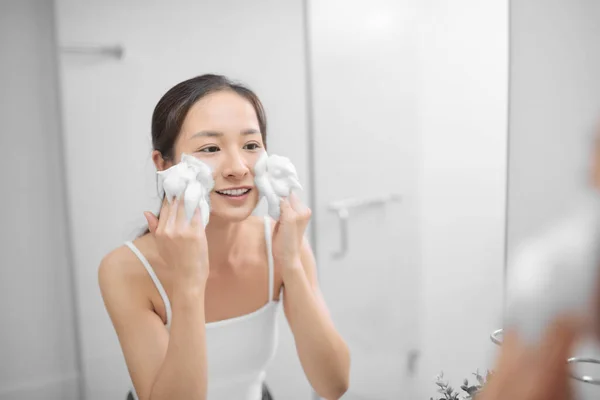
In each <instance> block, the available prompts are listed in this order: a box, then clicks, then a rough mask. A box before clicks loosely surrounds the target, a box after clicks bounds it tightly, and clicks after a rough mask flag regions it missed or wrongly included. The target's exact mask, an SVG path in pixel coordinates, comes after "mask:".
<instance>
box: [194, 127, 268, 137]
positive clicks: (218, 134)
mask: <svg viewBox="0 0 600 400" xmlns="http://www.w3.org/2000/svg"><path fill="white" fill-rule="evenodd" d="M257 133H260V131H259V130H258V129H254V128H250V129H244V130H243V131H241V132H240V135H242V136H246V135H254V134H257ZM199 136H201V137H221V136H223V132H217V131H200V132H197V133H194V134H193V135H192V138H195V137H199Z"/></svg>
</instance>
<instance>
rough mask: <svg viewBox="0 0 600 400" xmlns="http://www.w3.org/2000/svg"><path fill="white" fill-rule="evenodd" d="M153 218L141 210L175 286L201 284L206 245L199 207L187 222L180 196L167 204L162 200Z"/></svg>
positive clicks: (206, 272)
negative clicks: (157, 213) (171, 274)
mask: <svg viewBox="0 0 600 400" xmlns="http://www.w3.org/2000/svg"><path fill="white" fill-rule="evenodd" d="M159 215H160V217H159V218H157V217H156V216H155V215H154V214H152V213H151V212H149V211H146V212H145V213H144V216H145V217H146V219H147V220H148V228H149V229H150V232H151V233H152V234H154V236H155V238H156V245H157V247H158V252H159V255H160V256H161V257H162V259H163V260H164V261H165V262H166V263H167V265H168V266H169V268H171V269H172V270H173V273H174V279H175V281H177V285H187V286H189V285H191V286H192V287H194V286H196V285H205V284H206V280H207V278H208V245H207V243H206V234H205V232H204V226H203V224H202V217H201V214H200V209H199V208H196V211H195V212H194V216H193V218H192V220H191V221H189V222H188V220H187V218H186V214H185V207H184V203H183V196H181V199H179V200H177V199H174V200H173V201H171V203H169V202H168V201H167V200H166V199H165V200H163V204H162V207H161V210H160V214H159Z"/></svg>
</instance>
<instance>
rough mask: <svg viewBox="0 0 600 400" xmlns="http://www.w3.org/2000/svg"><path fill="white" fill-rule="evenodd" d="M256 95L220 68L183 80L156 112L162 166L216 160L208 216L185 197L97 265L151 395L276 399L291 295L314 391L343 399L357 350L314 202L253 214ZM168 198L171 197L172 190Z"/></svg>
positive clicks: (130, 362) (262, 130)
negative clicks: (335, 292) (337, 316)
mask: <svg viewBox="0 0 600 400" xmlns="http://www.w3.org/2000/svg"><path fill="white" fill-rule="evenodd" d="M266 129H267V124H266V118H265V114H264V110H263V107H262V105H261V103H260V100H259V99H258V97H257V96H256V95H255V94H254V93H253V92H252V91H250V90H249V89H247V88H245V87H244V86H241V85H238V84H235V83H232V82H231V81H229V80H228V79H227V78H225V77H222V76H218V75H203V76H199V77H196V78H192V79H190V80H187V81H185V82H182V83H180V84H178V85H176V86H175V87H173V88H172V89H171V90H169V91H168V92H167V93H166V94H165V95H164V96H163V97H162V98H161V100H160V101H159V102H158V104H157V106H156V108H155V110H154V113H153V117H152V143H153V147H154V151H153V153H152V159H153V161H154V163H155V165H156V168H157V170H158V171H164V170H166V169H168V168H170V167H172V166H173V165H175V164H177V163H178V162H179V161H180V160H181V158H182V155H183V154H189V155H192V156H194V157H196V158H198V159H200V160H201V161H203V162H205V163H206V164H208V165H210V166H211V167H212V172H213V178H214V189H213V191H212V192H211V193H210V222H209V224H208V225H207V226H206V229H203V224H202V221H201V219H200V216H199V214H200V213H199V212H198V209H197V210H196V213H195V214H194V217H193V218H192V219H191V221H189V220H188V219H187V217H186V216H185V210H184V208H185V207H183V205H182V204H183V203H182V200H179V201H167V200H168V199H163V204H162V208H161V211H160V213H159V216H158V217H157V216H155V215H154V214H152V213H150V212H146V213H145V215H146V218H147V220H148V230H147V232H146V233H145V234H144V235H142V236H141V237H139V238H137V239H136V240H135V241H133V242H128V243H126V245H125V246H122V247H119V248H117V249H116V250H114V251H112V252H111V253H110V254H108V255H107V256H106V257H105V258H104V259H103V261H102V263H101V265H100V269H99V282H100V288H101V290H102V295H103V299H104V303H105V305H106V309H107V310H108V313H109V315H110V318H111V320H112V323H113V325H114V328H115V330H116V333H117V336H118V338H119V342H120V344H121V348H122V350H123V354H124V356H125V361H126V363H127V366H128V369H129V374H130V376H131V379H132V382H133V385H134V388H135V390H133V391H132V392H131V394H130V397H132V398H134V399H135V398H140V399H153V400H158V399H173V398H186V399H243V400H261V399H263V400H265V399H271V398H272V397H271V394H270V393H269V390H268V389H267V387H266V386H265V370H266V367H267V366H268V364H269V363H270V361H271V360H272V358H273V356H274V354H275V351H276V345H277V335H278V332H277V320H276V317H277V314H278V310H279V308H280V306H279V305H280V298H281V297H282V294H284V296H283V308H284V312H285V315H286V317H287V320H288V322H289V324H290V327H291V330H292V332H293V334H294V340H295V342H296V348H297V350H298V356H299V358H300V362H301V364H302V367H303V369H304V371H305V373H306V376H307V378H308V380H309V382H310V383H311V385H312V387H313V388H314V390H315V391H316V392H317V393H318V394H319V395H320V396H321V397H325V398H327V399H338V398H339V397H341V396H342V394H343V393H344V392H345V391H346V390H347V388H348V380H349V368H350V356H349V351H348V347H347V345H346V343H345V342H344V340H343V339H342V338H341V336H340V335H339V333H338V332H337V330H336V329H335V327H334V325H333V323H332V321H331V319H330V316H329V313H328V311H327V308H326V305H325V303H324V301H323V298H322V296H321V293H320V290H319V287H318V284H317V280H316V273H315V271H316V267H315V261H314V257H313V255H312V251H311V249H310V247H309V245H308V243H307V241H306V240H304V231H305V229H306V226H307V224H308V222H309V219H310V210H309V209H308V208H307V207H305V206H304V205H303V204H301V203H300V201H299V199H298V198H297V197H296V196H294V195H291V196H290V198H289V199H285V200H283V201H282V202H281V205H280V208H281V209H280V218H279V221H278V222H276V223H275V221H273V220H272V219H271V218H269V217H266V218H264V219H263V218H260V217H255V216H252V212H253V211H254V209H255V208H256V206H257V203H258V200H259V193H258V188H257V187H256V185H255V168H254V167H255V164H256V163H257V161H258V160H259V158H260V157H261V155H262V154H263V153H264V150H265V148H266ZM169 200H170V199H169Z"/></svg>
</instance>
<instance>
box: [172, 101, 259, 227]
mask: <svg viewBox="0 0 600 400" xmlns="http://www.w3.org/2000/svg"><path fill="white" fill-rule="evenodd" d="M263 151H264V143H263V141H262V136H261V132H260V128H259V124H258V118H257V116H256V112H255V110H254V108H253V107H252V104H251V103H250V102H249V101H247V100H246V99H244V98H243V97H242V96H240V95H238V94H237V93H235V92H233V91H220V92H216V93H212V94H210V95H208V96H205V97H203V98H202V99H201V100H199V101H198V102H197V103H196V104H194V105H193V106H192V107H191V108H190V110H189V112H188V114H187V116H186V118H185V120H184V122H183V126H182V129H181V133H180V135H179V137H178V139H177V141H176V143H175V159H176V160H177V161H179V160H181V154H182V153H186V154H190V155H193V156H194V157H197V158H198V159H200V160H202V161H204V162H205V163H206V164H208V165H210V166H211V167H212V168H213V176H214V179H215V187H214V189H213V192H212V193H211V195H210V202H211V214H212V215H214V216H218V217H221V218H223V219H227V220H230V221H241V220H243V219H246V218H248V216H250V215H251V214H252V212H253V211H254V209H255V208H256V205H257V203H258V198H259V197H258V190H257V188H256V187H255V185H254V164H255V163H256V161H257V160H258V157H259V156H260V154H261V152H263Z"/></svg>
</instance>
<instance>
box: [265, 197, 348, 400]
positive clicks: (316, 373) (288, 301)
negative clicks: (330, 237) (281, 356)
mask: <svg viewBox="0 0 600 400" xmlns="http://www.w3.org/2000/svg"><path fill="white" fill-rule="evenodd" d="M294 200H296V201H294ZM295 202H296V203H297V202H298V200H297V199H293V198H292V201H291V203H292V205H294V203H295ZM292 205H290V203H289V202H288V201H287V200H285V201H284V202H283V203H282V207H281V208H282V216H281V220H280V222H279V223H278V224H277V225H287V226H277V225H276V227H275V237H276V236H279V235H278V234H280V237H279V239H284V240H280V242H284V241H285V242H287V243H286V244H287V246H285V247H286V249H285V250H288V251H281V252H277V251H275V253H279V254H282V255H283V254H285V255H286V257H276V263H278V264H280V265H279V266H278V267H279V268H280V271H281V275H282V278H283V308H284V312H285V315H286V318H287V320H288V322H289V324H290V327H291V330H292V333H293V335H294V340H295V343H296V349H297V351H298V356H299V358H300V363H301V364H302V368H303V369H304V373H305V374H306V377H307V378H308V380H309V382H310V384H311V386H312V387H313V389H314V390H315V391H316V392H317V394H318V395H319V396H321V397H323V398H325V399H328V400H337V399H339V398H340V397H342V395H343V394H344V393H345V392H346V391H347V390H348V385H349V375H350V352H349V349H348V346H347V345H346V343H345V341H344V339H343V338H342V337H341V336H340V334H339V333H338V332H337V330H336V328H335V326H334V325H333V322H332V320H331V317H330V315H329V311H328V310H327V306H326V305H325V301H324V299H323V296H322V295H321V291H320V289H319V285H318V283H317V274H316V262H315V258H314V256H313V253H312V250H311V248H310V245H309V244H308V241H307V240H306V239H305V238H304V236H303V232H304V229H305V228H306V223H307V222H308V219H309V217H310V210H308V209H307V210H308V211H307V212H303V211H300V212H298V211H297V209H298V208H299V207H298V206H295V207H292ZM294 228H295V229H294ZM278 231H279V232H278ZM281 231H286V233H285V234H284V232H281ZM290 231H295V232H294V233H295V234H290V233H291V232H290ZM282 236H283V237H282ZM274 239H275V238H274ZM290 242H296V243H295V244H296V245H295V246H294V244H292V243H290ZM281 244H282V245H283V243H281ZM275 247H276V246H275V243H274V250H275ZM292 249H293V250H295V251H289V250H292ZM281 250H283V249H281ZM277 259H279V260H277ZM278 261H279V262H278Z"/></svg>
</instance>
